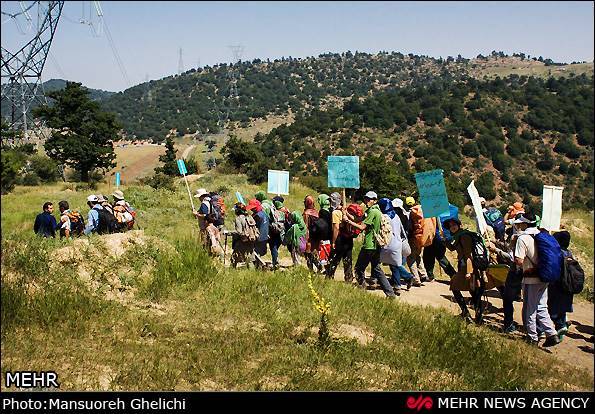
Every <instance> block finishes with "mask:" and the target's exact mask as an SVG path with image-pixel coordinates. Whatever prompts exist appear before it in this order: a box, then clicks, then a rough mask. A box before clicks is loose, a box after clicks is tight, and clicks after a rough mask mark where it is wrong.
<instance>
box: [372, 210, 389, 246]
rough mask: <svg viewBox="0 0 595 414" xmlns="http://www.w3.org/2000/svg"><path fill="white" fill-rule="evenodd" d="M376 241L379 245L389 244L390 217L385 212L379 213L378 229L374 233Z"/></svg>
mask: <svg viewBox="0 0 595 414" xmlns="http://www.w3.org/2000/svg"><path fill="white" fill-rule="evenodd" d="M374 237H375V238H376V242H377V243H378V246H379V247H381V248H382V247H386V246H388V245H389V244H390V241H391V240H392V238H393V227H392V225H391V223H390V217H389V216H388V215H386V214H382V215H381V220H380V229H379V231H378V232H377V233H374Z"/></svg>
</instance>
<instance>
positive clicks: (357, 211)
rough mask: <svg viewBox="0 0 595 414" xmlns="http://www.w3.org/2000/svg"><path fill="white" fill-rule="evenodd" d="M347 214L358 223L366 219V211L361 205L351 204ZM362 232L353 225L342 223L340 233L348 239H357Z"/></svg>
mask: <svg viewBox="0 0 595 414" xmlns="http://www.w3.org/2000/svg"><path fill="white" fill-rule="evenodd" d="M347 212H348V213H349V214H350V215H352V216H353V217H354V218H355V220H354V221H355V222H356V223H360V222H361V221H363V219H364V210H363V209H362V208H361V206H360V205H359V204H349V205H348V206H347ZM361 232H362V231H361V230H360V229H358V228H356V227H353V226H352V225H351V224H347V223H342V224H341V229H340V233H341V234H342V235H343V236H346V237H357V236H358V235H359V234H360V233H361Z"/></svg>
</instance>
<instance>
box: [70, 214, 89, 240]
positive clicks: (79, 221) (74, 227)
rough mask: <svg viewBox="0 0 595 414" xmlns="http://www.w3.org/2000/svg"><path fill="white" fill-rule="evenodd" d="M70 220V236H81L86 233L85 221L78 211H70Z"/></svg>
mask: <svg viewBox="0 0 595 414" xmlns="http://www.w3.org/2000/svg"><path fill="white" fill-rule="evenodd" d="M66 215H67V216H68V219H69V220H70V236H71V237H72V236H77V237H78V236H80V235H82V234H83V233H84V231H85V219H84V218H83V216H82V215H81V213H79V212H78V211H77V210H74V211H69V212H68V213H67V214H66Z"/></svg>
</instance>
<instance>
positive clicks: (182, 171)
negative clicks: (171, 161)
mask: <svg viewBox="0 0 595 414" xmlns="http://www.w3.org/2000/svg"><path fill="white" fill-rule="evenodd" d="M178 170H179V171H180V175H184V176H185V175H186V174H188V170H187V169H186V164H184V160H178Z"/></svg>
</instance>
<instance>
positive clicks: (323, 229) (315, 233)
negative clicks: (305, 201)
mask: <svg viewBox="0 0 595 414" xmlns="http://www.w3.org/2000/svg"><path fill="white" fill-rule="evenodd" d="M328 230H329V229H328V224H327V222H326V220H324V219H322V218H320V217H316V216H313V215H312V214H308V233H309V237H310V239H311V240H314V241H318V240H324V236H325V235H326V234H327V233H328Z"/></svg>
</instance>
